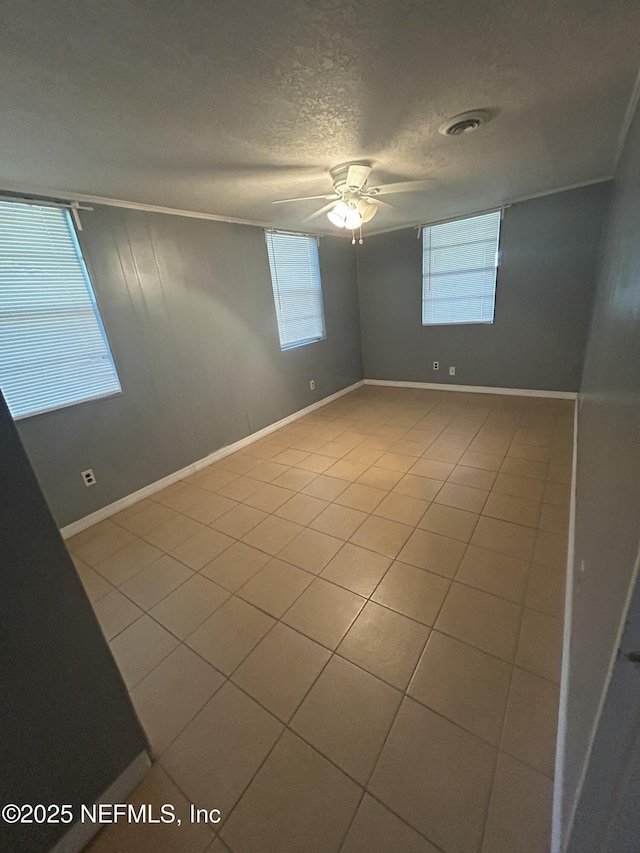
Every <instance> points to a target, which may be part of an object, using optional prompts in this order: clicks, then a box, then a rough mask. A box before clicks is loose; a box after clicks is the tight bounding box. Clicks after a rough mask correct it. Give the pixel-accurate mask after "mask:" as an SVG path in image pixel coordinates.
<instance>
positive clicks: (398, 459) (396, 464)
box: [376, 450, 416, 474]
mask: <svg viewBox="0 0 640 853" xmlns="http://www.w3.org/2000/svg"><path fill="white" fill-rule="evenodd" d="M415 463H416V457H415V456H412V455H410V454H408V453H398V452H394V451H393V450H388V451H387V452H386V453H383V454H382V456H381V457H380V458H379V459H378V461H377V462H376V466H377V467H378V468H387V469H388V470H389V471H396V472H398V473H402V474H406V472H407V471H408V470H409V468H411V467H412V466H413V465H415Z"/></svg>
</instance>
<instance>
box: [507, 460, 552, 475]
mask: <svg viewBox="0 0 640 853" xmlns="http://www.w3.org/2000/svg"><path fill="white" fill-rule="evenodd" d="M548 468H549V465H548V463H547V462H538V461H536V460H534V459H518V458H517V457H515V456H507V457H506V458H505V460H504V462H503V463H502V468H501V469H500V473H502V474H512V475H513V476H515V477H532V478H533V479H534V480H546V479H547V471H548Z"/></svg>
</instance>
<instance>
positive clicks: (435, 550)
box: [398, 504, 466, 578]
mask: <svg viewBox="0 0 640 853" xmlns="http://www.w3.org/2000/svg"><path fill="white" fill-rule="evenodd" d="M433 506H435V505H434V504H432V507H433ZM441 509H448V507H441ZM458 511H459V512H461V511H462V510H456V512H458ZM465 547H466V545H465V543H464V542H460V541H458V540H456V539H451V538H449V537H448V536H441V535H440V534H438V533H431V532H430V531H428V530H415V531H414V532H413V533H412V534H411V536H410V537H409V539H408V541H407V543H406V545H405V546H404V547H403V548H402V550H401V551H400V553H399V554H398V559H399V560H401V561H402V562H403V563H410V564H411V565H412V566H418V567H419V568H421V569H427V570H428V571H430V572H435V573H436V574H438V575H442V576H443V577H446V578H452V577H453V576H454V575H455V573H456V571H457V569H458V566H459V565H460V561H461V560H462V555H463V554H464V552H465Z"/></svg>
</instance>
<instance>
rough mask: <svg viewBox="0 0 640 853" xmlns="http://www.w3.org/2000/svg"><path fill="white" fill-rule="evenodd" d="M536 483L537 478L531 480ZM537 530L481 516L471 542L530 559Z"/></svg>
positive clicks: (491, 549)
mask: <svg viewBox="0 0 640 853" xmlns="http://www.w3.org/2000/svg"><path fill="white" fill-rule="evenodd" d="M531 482H532V483H535V482H536V481H535V480H532V481H531ZM535 538H536V531H535V530H534V529H533V528H532V527H525V526H524V525H522V524H513V523H512V522H510V521H500V520H499V519H496V518H489V517H488V516H484V515H483V516H481V517H480V520H479V521H478V523H477V525H476V529H475V530H474V532H473V536H472V537H471V544H472V545H477V546H478V547H479V548H487V549H488V550H489V551H497V552H498V553H499V554H507V555H508V556H509V557H516V558H517V559H519V560H530V559H531V558H532V556H533V546H534V543H535Z"/></svg>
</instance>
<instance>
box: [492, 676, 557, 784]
mask: <svg viewBox="0 0 640 853" xmlns="http://www.w3.org/2000/svg"><path fill="white" fill-rule="evenodd" d="M558 698H559V697H558V687H557V686H556V685H555V684H553V683H552V682H550V681H547V680H546V679H544V678H540V677H539V676H537V675H533V673H531V672H527V671H526V670H524V669H519V668H518V667H514V670H513V677H512V679H511V690H510V692H509V704H508V705H507V715H506V717H505V723H504V731H503V733H502V742H501V744H500V748H501V749H502V750H504V751H505V752H508V753H509V754H510V755H513V756H514V757H515V758H518V759H520V761H523V762H524V763H525V764H528V765H530V766H531V767H534V768H535V769H536V770H539V771H540V773H544V774H545V776H549V777H550V778H552V777H553V772H554V762H555V754H556V732H557V727H558Z"/></svg>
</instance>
